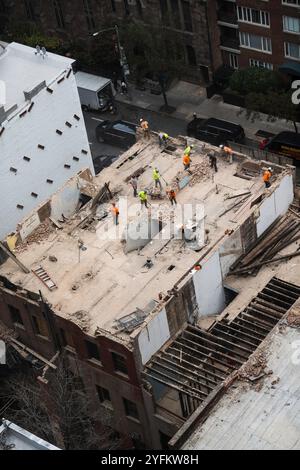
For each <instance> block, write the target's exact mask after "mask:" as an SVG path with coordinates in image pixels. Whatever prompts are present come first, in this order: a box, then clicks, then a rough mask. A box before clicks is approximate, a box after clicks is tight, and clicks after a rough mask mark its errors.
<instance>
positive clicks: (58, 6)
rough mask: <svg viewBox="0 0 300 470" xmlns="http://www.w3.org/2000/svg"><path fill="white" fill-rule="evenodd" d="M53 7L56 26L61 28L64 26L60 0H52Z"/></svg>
mask: <svg viewBox="0 0 300 470" xmlns="http://www.w3.org/2000/svg"><path fill="white" fill-rule="evenodd" d="M53 8H54V13H55V17H56V22H57V26H58V27H59V28H61V29H64V28H65V19H64V15H63V12H62V8H61V3H60V0H53Z"/></svg>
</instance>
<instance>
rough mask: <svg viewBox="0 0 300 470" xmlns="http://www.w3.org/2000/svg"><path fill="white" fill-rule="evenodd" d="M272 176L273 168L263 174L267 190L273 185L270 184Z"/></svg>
mask: <svg viewBox="0 0 300 470" xmlns="http://www.w3.org/2000/svg"><path fill="white" fill-rule="evenodd" d="M271 176H272V168H271V167H269V168H268V169H267V170H266V171H265V172H264V174H263V180H264V183H265V187H266V188H269V187H270V186H271V183H270V179H271Z"/></svg>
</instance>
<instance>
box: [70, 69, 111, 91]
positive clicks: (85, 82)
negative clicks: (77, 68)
mask: <svg viewBox="0 0 300 470" xmlns="http://www.w3.org/2000/svg"><path fill="white" fill-rule="evenodd" d="M75 78H76V83H77V86H78V88H85V89H86V90H91V91H98V90H101V89H102V88H103V87H104V86H105V85H107V84H108V83H109V82H110V80H109V79H108V78H104V77H98V76H97V75H92V74H90V73H85V72H77V73H76V74H75Z"/></svg>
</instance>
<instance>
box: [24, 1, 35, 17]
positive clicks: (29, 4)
mask: <svg viewBox="0 0 300 470" xmlns="http://www.w3.org/2000/svg"><path fill="white" fill-rule="evenodd" d="M24 7H25V11H26V16H27V18H28V19H29V20H31V21H34V20H35V13H34V8H33V4H32V1H31V0H24Z"/></svg>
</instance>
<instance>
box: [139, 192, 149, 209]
mask: <svg viewBox="0 0 300 470" xmlns="http://www.w3.org/2000/svg"><path fill="white" fill-rule="evenodd" d="M139 198H140V201H141V207H143V206H145V207H146V209H148V195H147V191H140V192H139Z"/></svg>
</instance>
